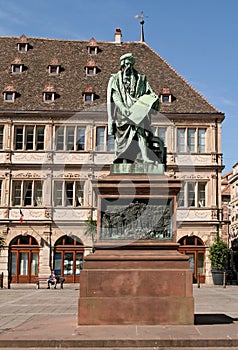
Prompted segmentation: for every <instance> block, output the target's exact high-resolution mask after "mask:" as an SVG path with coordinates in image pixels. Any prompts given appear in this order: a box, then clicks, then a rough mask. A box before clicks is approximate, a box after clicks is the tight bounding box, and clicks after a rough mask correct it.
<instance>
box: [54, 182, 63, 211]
mask: <svg viewBox="0 0 238 350" xmlns="http://www.w3.org/2000/svg"><path fill="white" fill-rule="evenodd" d="M54 204H55V206H58V205H59V206H62V205H63V182H59V181H55V183H54Z"/></svg>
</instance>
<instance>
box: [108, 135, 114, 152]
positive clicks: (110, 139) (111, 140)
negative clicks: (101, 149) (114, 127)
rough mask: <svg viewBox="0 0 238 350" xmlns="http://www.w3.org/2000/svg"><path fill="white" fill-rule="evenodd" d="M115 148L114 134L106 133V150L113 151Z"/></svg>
mask: <svg viewBox="0 0 238 350" xmlns="http://www.w3.org/2000/svg"><path fill="white" fill-rule="evenodd" d="M114 149H115V139H114V135H108V139H107V150H108V152H113V151H114Z"/></svg>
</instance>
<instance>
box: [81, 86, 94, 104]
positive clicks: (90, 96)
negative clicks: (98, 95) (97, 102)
mask: <svg viewBox="0 0 238 350" xmlns="http://www.w3.org/2000/svg"><path fill="white" fill-rule="evenodd" d="M82 95H83V100H84V102H93V101H94V97H95V92H94V89H93V87H92V86H88V87H87V88H86V89H85V90H84V91H83V93H82Z"/></svg>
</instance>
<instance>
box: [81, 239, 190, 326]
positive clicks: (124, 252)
mask: <svg viewBox="0 0 238 350" xmlns="http://www.w3.org/2000/svg"><path fill="white" fill-rule="evenodd" d="M98 248H99V249H97V248H96V252H95V253H94V254H92V255H89V256H88V257H87V258H86V261H85V265H84V269H83V270H82V272H81V276H80V298H79V313H78V324H80V325H110V324H111V325H116V324H117V325H123V324H124V325H125V324H138V325H139V324H140V325H146V324H147V325H153V324H167V325H189V324H193V323H194V300H193V294H192V272H191V270H190V268H189V262H188V257H187V256H185V255H182V254H180V253H178V251H177V248H178V245H177V244H173V243H171V244H156V243H153V244H148V243H145V244H143V243H140V244H137V243H135V244H131V245H130V246H126V247H117V248H116V247H114V248H113V249H112V248H108V249H106V248H105V247H98Z"/></svg>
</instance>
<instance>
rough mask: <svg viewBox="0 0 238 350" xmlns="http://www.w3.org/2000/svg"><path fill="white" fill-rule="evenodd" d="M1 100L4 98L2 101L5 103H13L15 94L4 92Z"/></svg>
mask: <svg viewBox="0 0 238 350" xmlns="http://www.w3.org/2000/svg"><path fill="white" fill-rule="evenodd" d="M3 98H4V101H6V102H14V101H15V98H16V93H15V92H11V91H6V92H4V93H3Z"/></svg>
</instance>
